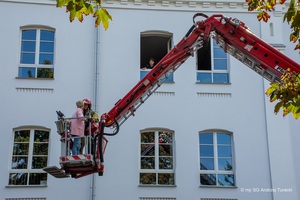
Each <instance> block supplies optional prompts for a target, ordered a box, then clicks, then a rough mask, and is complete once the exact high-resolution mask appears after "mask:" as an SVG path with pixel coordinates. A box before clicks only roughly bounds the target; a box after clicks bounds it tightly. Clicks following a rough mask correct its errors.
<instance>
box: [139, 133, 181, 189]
mask: <svg viewBox="0 0 300 200" xmlns="http://www.w3.org/2000/svg"><path fill="white" fill-rule="evenodd" d="M161 131H162V132H170V133H172V148H173V149H172V151H173V156H172V157H173V169H159V158H160V156H159V147H158V146H159V143H158V142H157V141H158V139H159V138H158V133H159V132H161ZM143 132H154V136H155V138H154V139H155V144H154V145H155V169H142V167H141V153H139V169H140V171H139V174H141V173H155V174H156V177H157V176H158V174H159V173H173V174H174V184H173V185H160V184H158V179H157V180H156V184H155V185H150V184H141V183H140V178H139V186H158V187H159V186H163V187H170V186H171V187H172V186H176V180H175V179H176V178H175V177H176V173H175V168H176V167H175V163H176V162H175V137H174V136H175V134H174V131H172V130H170V129H165V128H155V129H144V130H141V131H140V134H141V133H143ZM139 144H140V145H139V152H141V144H142V143H141V140H140V142H139Z"/></svg>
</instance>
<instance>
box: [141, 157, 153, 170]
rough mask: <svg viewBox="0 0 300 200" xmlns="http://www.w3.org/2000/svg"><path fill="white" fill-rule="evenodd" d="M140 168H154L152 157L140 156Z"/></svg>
mask: <svg viewBox="0 0 300 200" xmlns="http://www.w3.org/2000/svg"><path fill="white" fill-rule="evenodd" d="M141 169H155V159H154V157H142V158H141Z"/></svg>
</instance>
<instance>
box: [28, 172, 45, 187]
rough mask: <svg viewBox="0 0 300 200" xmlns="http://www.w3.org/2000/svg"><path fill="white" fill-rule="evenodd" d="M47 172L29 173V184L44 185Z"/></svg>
mask: <svg viewBox="0 0 300 200" xmlns="http://www.w3.org/2000/svg"><path fill="white" fill-rule="evenodd" d="M46 183H47V173H30V174H29V185H46Z"/></svg>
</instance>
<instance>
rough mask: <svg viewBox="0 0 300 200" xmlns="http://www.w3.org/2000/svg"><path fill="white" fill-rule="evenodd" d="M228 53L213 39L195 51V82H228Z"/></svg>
mask: <svg viewBox="0 0 300 200" xmlns="http://www.w3.org/2000/svg"><path fill="white" fill-rule="evenodd" d="M227 58H228V55H227V54H226V53H225V52H224V50H223V49H222V48H221V47H220V45H219V44H217V42H216V41H215V40H213V39H210V41H209V42H208V44H207V45H205V46H204V47H203V48H201V49H199V50H198V51H197V82H200V83H229V67H228V66H229V65H228V59H227Z"/></svg>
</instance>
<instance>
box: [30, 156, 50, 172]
mask: <svg viewBox="0 0 300 200" xmlns="http://www.w3.org/2000/svg"><path fill="white" fill-rule="evenodd" d="M47 161H48V157H47V156H33V158H32V166H31V169H42V168H44V167H47Z"/></svg>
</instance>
